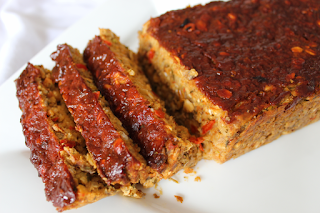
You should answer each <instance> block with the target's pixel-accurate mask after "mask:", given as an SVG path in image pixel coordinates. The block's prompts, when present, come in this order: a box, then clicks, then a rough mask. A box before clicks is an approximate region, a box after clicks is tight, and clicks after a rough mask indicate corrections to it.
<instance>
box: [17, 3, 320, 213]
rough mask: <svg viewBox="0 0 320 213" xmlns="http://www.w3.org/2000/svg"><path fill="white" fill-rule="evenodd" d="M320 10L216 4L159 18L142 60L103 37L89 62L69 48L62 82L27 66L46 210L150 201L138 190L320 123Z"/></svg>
mask: <svg viewBox="0 0 320 213" xmlns="http://www.w3.org/2000/svg"><path fill="white" fill-rule="evenodd" d="M319 7H320V3H319V1H317V0H310V1H300V0H290V1H269V0H261V1H255V0H251V1H250V0H249V1H247V0H233V1H229V2H212V3H209V4H207V5H204V6H202V5H198V6H195V7H192V8H191V7H189V8H186V9H183V10H177V11H170V12H168V13H166V14H164V15H162V16H160V17H157V18H152V19H151V20H150V21H148V22H147V23H146V24H145V25H144V27H143V30H142V32H140V48H139V53H138V55H136V54H135V53H133V52H132V51H130V50H129V49H128V48H127V47H126V46H124V45H123V44H121V43H120V42H119V38H118V37H117V36H116V35H115V34H114V33H112V32H111V31H110V30H107V29H101V30H100V35H99V36H96V37H94V38H93V39H92V40H91V41H89V43H88V45H87V47H86V49H85V50H84V54H83V56H82V55H81V54H80V52H79V51H78V50H77V49H74V48H72V47H71V46H69V45H67V44H62V45H59V46H58V49H57V51H56V52H54V53H53V54H52V55H51V57H52V59H53V60H54V61H55V62H56V65H55V67H54V68H53V70H52V72H51V71H49V70H47V69H45V68H44V67H42V66H34V65H32V64H28V66H27V67H26V69H25V70H24V71H23V73H22V74H21V76H20V77H19V78H18V79H17V80H16V85H17V97H18V99H19V106H20V108H21V110H22V111H23V114H22V118H21V123H22V126H23V132H24V134H25V138H26V145H27V146H28V147H29V148H30V150H31V162H32V163H33V164H34V166H35V167H36V169H37V170H38V172H39V175H40V177H41V178H42V180H43V182H44V183H45V192H46V195H47V199H48V200H49V201H52V202H53V204H54V206H55V207H56V208H57V210H59V211H63V210H67V209H72V208H77V207H80V206H83V205H85V204H88V203H91V202H94V201H96V200H99V199H101V198H103V197H106V196H110V195H114V194H115V193H117V192H120V193H122V194H123V195H125V196H129V197H135V198H140V197H142V196H143V192H141V191H140V190H139V189H137V188H136V186H137V184H140V185H142V186H143V187H151V186H153V185H154V184H156V183H157V182H158V181H160V180H161V179H167V178H169V177H171V176H172V175H173V174H175V173H176V172H178V171H179V170H181V169H182V168H188V167H192V166H194V165H195V164H196V163H197V162H198V161H199V160H201V159H202V158H205V159H214V160H216V161H217V162H220V163H223V162H225V161H227V160H229V159H231V158H235V157H238V156H240V155H242V154H244V153H246V152H248V151H250V150H253V149H255V148H257V147H260V146H262V145H264V144H266V143H269V142H271V141H273V140H274V139H276V138H278V137H279V136H281V135H283V134H287V133H290V132H292V131H294V130H296V129H299V128H301V127H303V126H306V125H308V124H310V123H312V122H315V121H317V120H319V119H320V113H319V112H320V104H319V102H320V68H319V61H320V36H319V35H320V18H319V17H320V16H319V10H318V8H319ZM149 82H151V84H149ZM151 88H152V89H153V90H152V89H151ZM160 98H162V100H161V99H160ZM165 104H166V107H167V109H168V113H169V114H170V115H171V116H169V115H168V114H167V111H166V108H165V107H164V105H165ZM172 116H173V117H172ZM175 121H177V123H178V124H180V125H184V126H185V127H183V126H180V125H178V124H177V123H176V122H175ZM189 132H190V134H189Z"/></svg>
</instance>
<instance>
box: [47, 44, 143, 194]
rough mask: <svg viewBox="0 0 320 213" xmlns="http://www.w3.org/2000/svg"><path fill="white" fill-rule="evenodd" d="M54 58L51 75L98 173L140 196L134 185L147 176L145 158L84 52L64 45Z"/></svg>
mask: <svg viewBox="0 0 320 213" xmlns="http://www.w3.org/2000/svg"><path fill="white" fill-rule="evenodd" d="M51 57H52V59H53V60H54V61H55V62H56V66H55V67H54V69H53V71H52V76H53V78H54V80H55V82H56V83H58V86H59V89H60V92H61V95H62V98H63V100H64V101H65V103H66V106H67V108H68V110H69V111H70V113H71V115H72V116H73V117H74V120H75V123H76V129H77V130H78V131H79V132H80V133H81V134H82V136H83V137H84V139H85V141H86V146H87V149H88V152H89V154H90V156H91V158H92V160H93V164H94V166H95V167H96V169H97V172H98V174H99V175H100V176H101V177H102V179H103V180H104V181H105V182H106V183H107V184H108V185H114V186H117V187H118V188H120V190H121V191H122V192H123V194H124V195H126V196H131V197H136V198H140V197H141V196H142V195H143V193H142V192H140V191H139V190H137V189H136V188H135V187H134V184H136V183H139V182H141V183H143V182H144V181H145V180H146V178H147V174H148V171H147V169H148V168H147V167H146V163H145V160H144V159H143V157H142V156H141V155H140V154H139V153H138V147H136V146H134V144H132V141H131V139H130V138H129V137H128V136H127V134H128V133H127V132H126V130H125V129H124V128H123V127H122V125H121V122H120V121H119V120H118V119H117V118H116V117H115V116H114V115H113V113H112V112H111V110H110V108H109V107H108V103H107V102H106V101H105V99H104V98H103V97H102V96H101V95H100V92H99V91H98V89H97V88H96V87H95V85H94V83H93V79H92V75H91V73H90V72H89V71H88V70H87V68H86V66H85V64H84V62H83V60H82V55H81V54H80V52H79V51H78V50H77V49H74V48H72V47H71V46H69V45H67V44H62V45H59V46H58V50H57V51H56V52H54V53H53V54H52V55H51Z"/></svg>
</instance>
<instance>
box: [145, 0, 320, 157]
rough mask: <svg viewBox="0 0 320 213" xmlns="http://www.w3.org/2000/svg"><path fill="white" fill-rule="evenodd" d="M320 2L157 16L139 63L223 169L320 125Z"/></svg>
mask: <svg viewBox="0 0 320 213" xmlns="http://www.w3.org/2000/svg"><path fill="white" fill-rule="evenodd" d="M319 7H320V2H319V1H317V0H308V1H302V0H290V1H268V0H260V1H247V0H232V1H228V2H211V3H209V4H207V5H204V6H202V5H198V6H195V7H189V8H186V9H182V10H176V11H170V12H167V13H166V14H164V15H162V16H159V17H156V18H152V19H151V20H150V21H148V22H147V23H146V24H145V25H144V26H143V30H142V32H141V33H140V49H139V60H140V62H141V64H142V65H143V67H144V70H145V73H146V75H147V77H148V79H149V80H150V82H151V85H152V86H153V89H154V90H155V91H156V93H157V94H158V95H159V96H160V97H161V98H163V99H164V100H165V101H166V105H167V108H168V109H169V110H170V113H172V114H173V115H174V116H175V118H176V119H177V121H178V123H180V124H184V125H186V126H187V127H188V129H189V130H190V132H191V133H192V134H193V135H194V140H195V141H196V142H197V143H201V144H202V145H203V149H204V158H206V159H214V160H216V161H217V162H220V163H223V162H225V161H227V160H229V159H231V158H236V157H238V156H240V155H242V154H244V153H246V152H248V151H250V150H253V149H256V148H258V147H260V146H261V145H264V144H266V143H269V142H271V141H273V140H275V139H276V138H278V137H279V136H281V135H283V134H287V133H290V132H292V131H295V130H297V129H299V128H301V127H304V126H306V125H308V124H310V123H313V122H315V121H317V120H319V118H320V113H319V112H320V102H319V100H320V97H319V82H320V68H319V61H320V19H319V10H318V8H319Z"/></svg>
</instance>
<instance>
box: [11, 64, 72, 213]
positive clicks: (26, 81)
mask: <svg viewBox="0 0 320 213" xmlns="http://www.w3.org/2000/svg"><path fill="white" fill-rule="evenodd" d="M40 77H41V74H40V70H39V68H38V67H35V66H33V65H32V64H30V63H29V64H28V66H27V68H26V69H25V70H24V71H23V72H22V74H21V75H20V77H19V78H18V79H17V80H16V86H17V97H18V99H19V106H20V109H21V110H22V112H23V113H22V117H21V124H22V127H23V133H24V135H25V139H26V145H27V147H29V148H30V150H31V156H30V161H31V162H32V163H33V165H34V166H35V167H36V169H37V170H38V173H39V176H40V177H41V178H42V181H43V182H44V184H45V193H46V196H47V199H48V200H49V201H52V202H53V205H54V206H55V207H58V208H63V207H64V206H67V205H68V204H71V203H73V202H74V201H75V200H76V188H75V184H74V182H73V178H72V176H71V174H70V172H69V170H68V168H67V166H66V165H65V163H64V161H63V159H62V157H61V156H60V154H59V152H60V145H59V139H58V138H57V137H56V136H55V134H54V132H53V130H52V129H51V126H50V124H49V122H48V118H47V113H46V111H45V110H44V106H43V100H42V97H41V94H40V92H39V89H38V82H37V81H36V79H37V78H39V79H40Z"/></svg>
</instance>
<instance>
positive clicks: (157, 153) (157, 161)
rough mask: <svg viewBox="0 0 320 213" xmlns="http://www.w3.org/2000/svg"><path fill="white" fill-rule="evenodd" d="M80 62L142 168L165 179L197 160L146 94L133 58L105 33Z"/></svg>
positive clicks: (183, 134)
mask: <svg viewBox="0 0 320 213" xmlns="http://www.w3.org/2000/svg"><path fill="white" fill-rule="evenodd" d="M84 60H85V62H86V63H87V65H88V68H89V70H90V71H91V72H92V73H93V75H94V77H95V81H96V84H97V86H98V88H99V89H100V91H101V93H102V94H103V95H104V96H105V97H106V99H107V100H108V101H109V102H110V104H111V107H112V110H113V111H114V113H115V115H117V116H118V117H119V119H120V120H121V121H122V123H123V125H124V126H125V128H126V129H127V130H128V132H129V134H130V136H131V138H132V139H133V141H134V142H136V143H137V144H138V145H139V147H140V148H141V151H140V153H141V154H142V156H143V157H144V158H145V159H146V161H147V164H148V165H149V166H150V167H151V168H152V169H153V170H154V171H156V173H157V174H159V175H160V177H161V178H168V177H170V176H172V175H173V174H174V173H176V172H177V171H178V170H180V169H181V168H183V167H189V166H194V165H195V164H196V162H197V161H198V160H200V159H201V153H200V152H199V151H198V150H199V145H197V144H194V143H192V142H190V141H189V133H188V131H187V129H186V128H184V127H182V126H178V125H176V123H175V122H174V120H173V118H172V117H170V116H169V115H168V114H167V113H166V110H165V108H164V106H163V104H162V103H161V101H160V99H159V98H158V97H157V96H156V95H155V94H154V93H153V92H152V90H151V87H150V85H149V83H148V80H147V78H146V77H145V75H144V74H143V72H142V70H141V68H140V67H139V65H138V60H137V55H136V54H135V53H133V52H132V51H131V50H129V49H128V48H127V47H126V46H124V45H123V44H121V43H120V41H119V37H117V36H116V35H115V34H114V33H113V32H111V31H110V30H108V29H100V36H96V37H95V38H94V39H93V40H91V41H90V42H89V43H88V45H87V47H86V49H85V51H84Z"/></svg>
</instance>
